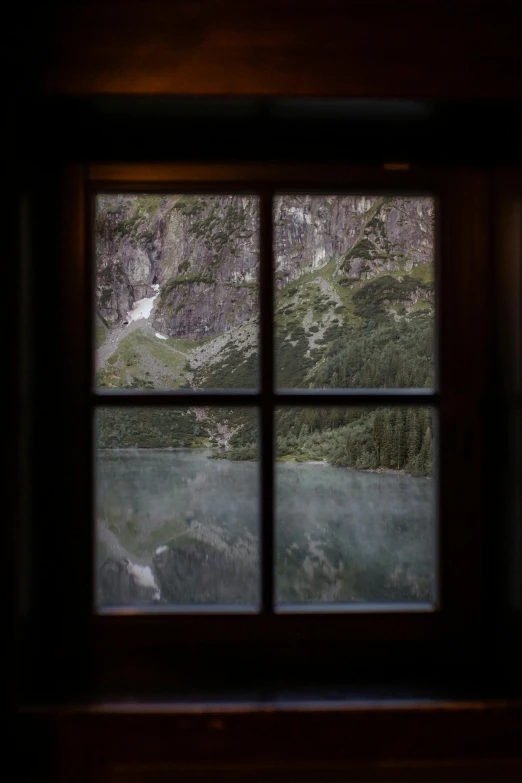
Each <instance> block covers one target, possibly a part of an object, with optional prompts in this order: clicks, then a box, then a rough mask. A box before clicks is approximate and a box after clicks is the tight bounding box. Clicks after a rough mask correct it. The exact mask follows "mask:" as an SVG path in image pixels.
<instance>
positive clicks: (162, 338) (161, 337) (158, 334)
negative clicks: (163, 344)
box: [155, 332, 168, 340]
mask: <svg viewBox="0 0 522 783" xmlns="http://www.w3.org/2000/svg"><path fill="white" fill-rule="evenodd" d="M155 337H157V338H158V339H159V340H167V339H168V338H167V337H165V335H164V334H160V333H159V332H156V333H155Z"/></svg>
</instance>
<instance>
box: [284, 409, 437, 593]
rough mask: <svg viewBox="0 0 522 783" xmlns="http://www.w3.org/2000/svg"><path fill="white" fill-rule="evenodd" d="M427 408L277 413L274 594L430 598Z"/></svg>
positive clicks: (431, 497) (432, 515)
mask: <svg viewBox="0 0 522 783" xmlns="http://www.w3.org/2000/svg"><path fill="white" fill-rule="evenodd" d="M433 418H434V414H433V412H432V411H431V410H429V409H426V408H372V409H369V408H355V407H354V408H319V409H316V408H286V409H279V410H278V411H277V413H276V428H277V459H278V462H277V464H276V514H275V516H276V597H277V601H278V603H280V604H285V603H308V602H310V603H335V602H352V601H356V602H361V601H366V602H377V603H381V602H390V601H391V602H410V601H412V602H415V601H420V602H432V601H433V600H434V599H435V534H436V511H435V490H434V486H433V479H432V473H433V439H432V432H433Z"/></svg>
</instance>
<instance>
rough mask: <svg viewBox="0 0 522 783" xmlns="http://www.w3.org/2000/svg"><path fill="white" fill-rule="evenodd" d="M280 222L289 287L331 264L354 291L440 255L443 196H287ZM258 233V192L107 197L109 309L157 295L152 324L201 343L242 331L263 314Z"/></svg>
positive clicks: (105, 314) (115, 313)
mask: <svg viewBox="0 0 522 783" xmlns="http://www.w3.org/2000/svg"><path fill="white" fill-rule="evenodd" d="M274 221H275V256H276V280H277V285H278V287H279V289H282V288H283V287H284V286H285V285H287V284H288V283H290V282H292V281H296V280H298V279H299V278H300V277H301V276H302V275H304V274H306V273H309V272H314V271H316V270H319V269H321V268H322V267H324V266H325V265H327V264H328V263H329V262H331V269H330V272H331V278H332V280H333V282H335V283H336V284H338V285H341V286H348V287H350V286H354V285H356V284H357V283H360V282H362V281H365V280H371V279H373V278H375V277H377V276H379V275H382V274H384V273H390V272H391V273H401V272H402V273H405V274H407V275H410V276H411V275H412V274H413V275H414V274H415V271H416V270H419V268H422V267H426V266H429V265H431V262H432V260H433V201H432V200H431V199H423V198H392V197H366V196H343V197H339V196H281V197H277V198H276V200H275V215H274ZM258 234H259V212H258V201H257V198H256V197H254V196H199V195H198V196H195V195H194V196H193V195H182V196H177V195H168V196H158V195H114V196H113V195H103V196H99V197H98V199H97V213H96V270H97V287H96V305H97V309H98V313H99V315H100V316H101V318H102V319H103V321H104V322H105V323H106V324H108V325H114V324H116V323H118V322H123V321H125V319H126V317H127V312H128V311H129V310H132V308H133V306H134V304H135V303H136V302H138V301H140V300H142V299H144V298H147V297H156V299H155V306H154V314H153V319H152V322H151V325H152V326H153V327H154V328H155V329H157V330H158V331H160V332H162V333H164V334H165V335H167V336H172V337H182V338H186V339H190V340H198V339H201V338H204V337H209V336H215V335H218V334H220V333H223V332H226V331H228V330H230V329H232V328H234V327H237V326H238V325H240V324H242V323H244V322H245V321H247V320H248V319H249V318H252V316H254V315H256V314H257V310H258V268H259V241H258ZM419 277H420V279H421V280H425V277H426V276H425V273H424V272H422V271H421V274H420V275H419ZM157 286H159V294H158V288H157ZM418 293H420V294H426V292H425V291H424V290H423V291H420V292H418ZM156 295H157V296H156ZM415 296H417V298H418V295H417V294H414V293H413V292H412V290H410V291H409V292H408V296H406V297H405V299H404V304H408V305H412V304H414V303H415V301H416V299H415ZM394 301H395V303H400V301H401V300H400V297H399V298H397V296H395V300H394Z"/></svg>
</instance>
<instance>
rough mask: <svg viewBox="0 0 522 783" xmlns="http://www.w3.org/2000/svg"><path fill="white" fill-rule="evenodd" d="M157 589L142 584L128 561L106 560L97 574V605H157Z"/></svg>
mask: <svg viewBox="0 0 522 783" xmlns="http://www.w3.org/2000/svg"><path fill="white" fill-rule="evenodd" d="M158 600H159V594H158V590H157V587H154V586H152V585H147V584H143V581H142V580H140V579H139V578H138V577H137V576H136V574H135V573H133V571H132V568H129V566H128V561H125V560H124V559H122V560H120V559H115V558H112V557H110V558H107V560H105V562H104V563H103V565H102V566H101V568H100V570H99V574H98V605H99V606H126V605H135V604H152V603H157V601H158Z"/></svg>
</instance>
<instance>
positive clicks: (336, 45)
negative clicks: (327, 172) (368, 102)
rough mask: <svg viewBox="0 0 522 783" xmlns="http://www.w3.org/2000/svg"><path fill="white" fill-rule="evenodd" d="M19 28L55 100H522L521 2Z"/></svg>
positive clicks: (316, 6)
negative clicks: (122, 97)
mask: <svg viewBox="0 0 522 783" xmlns="http://www.w3.org/2000/svg"><path fill="white" fill-rule="evenodd" d="M14 10H15V12H17V14H18V16H19V24H18V28H19V29H18V30H17V28H16V27H15V28H13V27H12V25H11V26H9V25H6V29H5V35H6V41H8V42H9V43H10V45H11V50H12V57H13V66H12V69H11V71H10V73H11V79H12V80H16V81H17V82H19V84H20V85H21V87H23V89H24V90H28V91H30V92H33V91H42V92H45V93H47V94H67V95H71V94H84V95H85V94H89V95H93V94H105V95H114V94H149V95H160V94H164V95H167V94H168V95H214V96H217V95H220V96H223V95H236V96H237V95H243V96H275V95H278V96H292V95H293V96H325V97H326V96H330V97H352V98H355V97H359V98H361V97H365V98H386V97H394V98H429V99H481V98H508V99H513V98H520V97H522V79H521V78H520V75H521V72H522V47H521V46H520V21H521V8H520V3H519V2H518V1H517V0H453V1H452V2H449V1H447V0H421V1H420V2H419V0H397V1H396V2H390V1H389V0H321V1H320V2H318V1H317V0H312V2H310V1H308V2H307V0H249V1H248V2H245V1H244V0H148V1H147V2H143V0H90V2H88V1H87V0H69V2H63V0H60V2H58V1H57V0H53V2H49V3H41V4H40V3H39V4H37V3H34V4H32V5H31V4H29V5H27V4H20V8H15V9H14Z"/></svg>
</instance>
